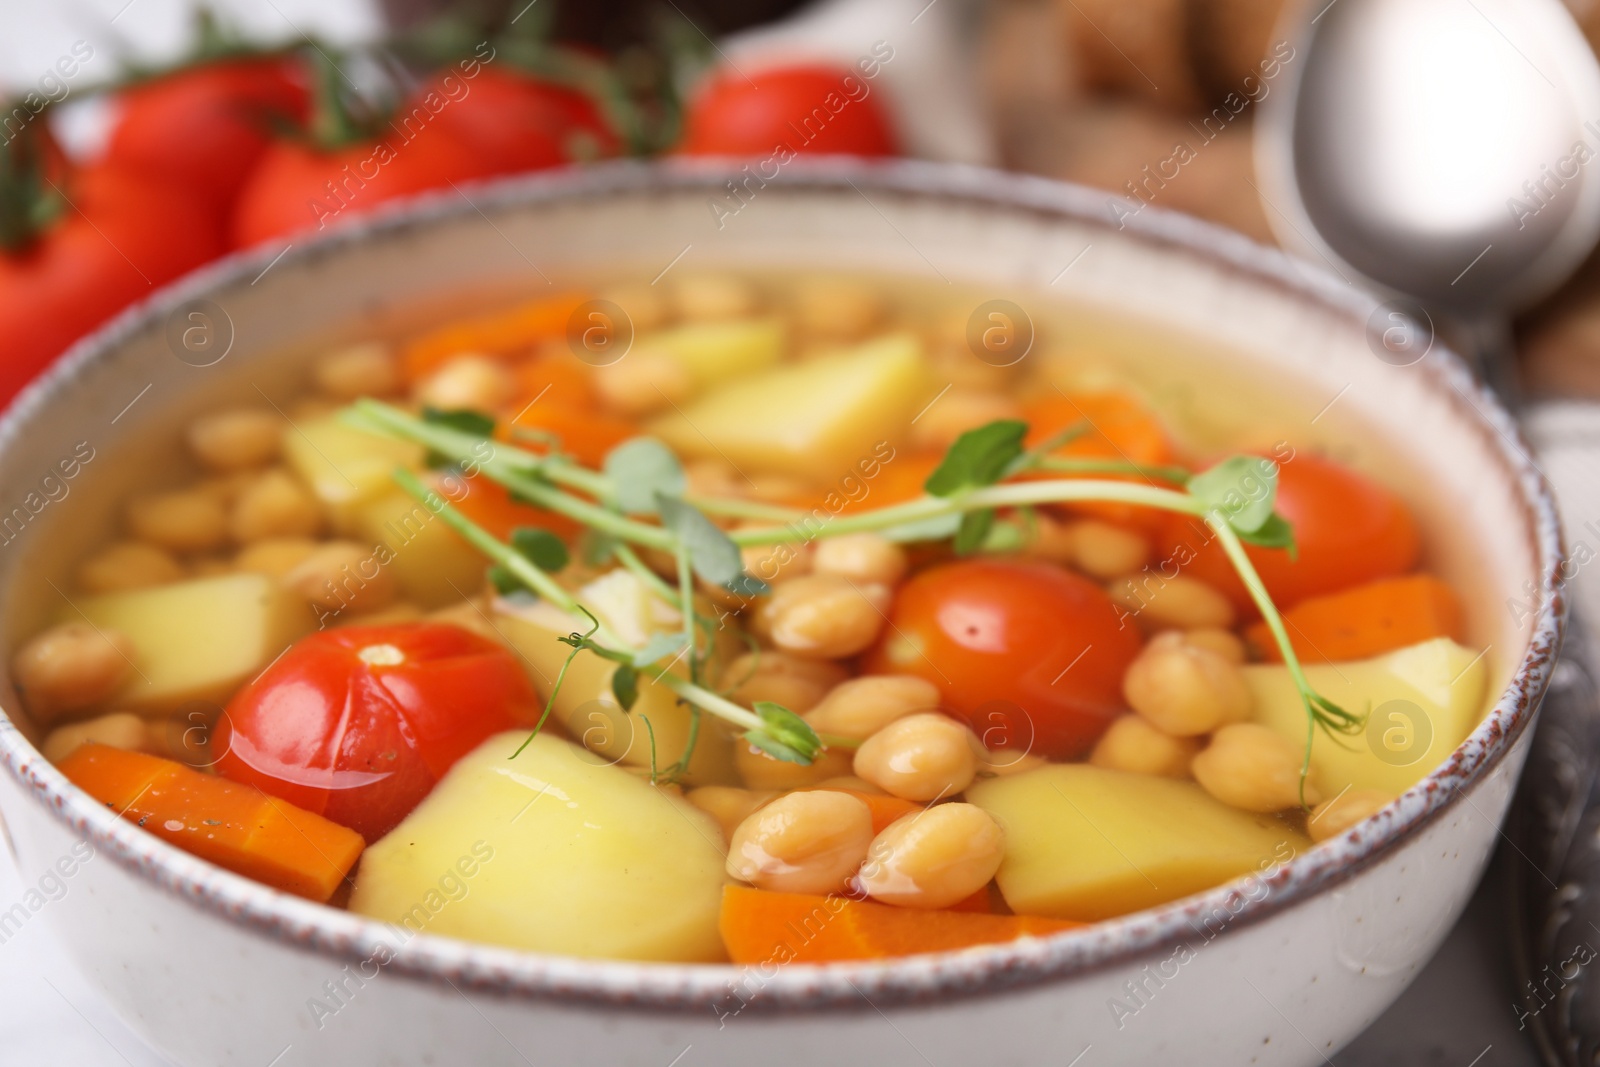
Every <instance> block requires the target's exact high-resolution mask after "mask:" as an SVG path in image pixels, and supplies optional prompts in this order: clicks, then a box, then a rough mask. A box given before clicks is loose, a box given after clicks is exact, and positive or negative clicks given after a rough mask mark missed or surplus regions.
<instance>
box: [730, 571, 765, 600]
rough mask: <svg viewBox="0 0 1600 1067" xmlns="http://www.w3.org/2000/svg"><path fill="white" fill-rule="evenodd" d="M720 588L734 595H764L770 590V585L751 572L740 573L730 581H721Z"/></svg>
mask: <svg viewBox="0 0 1600 1067" xmlns="http://www.w3.org/2000/svg"><path fill="white" fill-rule="evenodd" d="M722 588H724V589H726V590H727V591H728V592H730V593H732V594H733V595H734V596H766V595H767V594H768V593H770V592H772V586H770V585H768V584H767V583H766V582H764V581H762V580H761V579H760V578H757V577H756V576H755V575H753V574H741V575H739V577H737V578H735V579H734V580H733V581H731V582H723V583H722Z"/></svg>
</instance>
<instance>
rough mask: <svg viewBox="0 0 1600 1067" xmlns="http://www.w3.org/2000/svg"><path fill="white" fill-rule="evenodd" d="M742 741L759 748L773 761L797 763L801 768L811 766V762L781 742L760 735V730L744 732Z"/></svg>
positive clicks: (762, 734)
mask: <svg viewBox="0 0 1600 1067" xmlns="http://www.w3.org/2000/svg"><path fill="white" fill-rule="evenodd" d="M744 739H745V740H746V741H748V742H750V744H752V745H754V746H755V747H756V748H759V749H760V750H761V751H763V752H765V753H766V754H767V755H769V756H771V757H772V758H773V759H776V760H782V761H783V762H785V763H798V764H800V766H802V767H808V766H810V765H811V760H809V759H807V758H806V757H805V756H803V755H801V754H800V753H799V752H797V751H795V750H794V749H792V748H790V747H789V746H788V745H786V744H784V743H783V742H782V741H777V740H774V739H773V738H771V737H769V736H768V735H766V734H764V733H762V732H761V731H760V730H746V731H745V732H744Z"/></svg>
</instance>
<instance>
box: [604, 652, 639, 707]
mask: <svg viewBox="0 0 1600 1067" xmlns="http://www.w3.org/2000/svg"><path fill="white" fill-rule="evenodd" d="M611 695H612V696H614V697H616V698H617V703H618V704H621V705H622V710H623V711H632V710H633V705H634V703H635V702H636V701H637V700H638V699H639V672H638V670H636V669H635V668H634V667H633V666H632V665H631V664H627V663H622V664H619V665H618V666H617V669H616V670H615V671H613V672H612V673H611Z"/></svg>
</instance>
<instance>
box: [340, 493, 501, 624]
mask: <svg viewBox="0 0 1600 1067" xmlns="http://www.w3.org/2000/svg"><path fill="white" fill-rule="evenodd" d="M352 525H353V526H354V528H355V529H354V532H353V534H354V536H355V537H357V539H359V540H360V541H361V542H362V543H363V544H366V545H374V546H376V545H383V546H384V547H386V548H387V549H388V551H387V552H378V553H377V554H376V558H378V559H379V560H381V561H383V562H382V567H383V569H384V570H385V571H388V572H390V573H391V574H392V575H393V576H394V580H395V581H396V582H398V583H399V584H400V589H401V591H402V592H403V593H404V594H405V596H406V599H408V600H412V601H415V602H416V603H418V604H420V605H422V606H423V607H424V608H447V607H452V606H454V605H456V604H459V603H461V601H462V597H463V596H475V595H476V594H477V593H478V592H479V591H480V590H481V589H482V587H483V575H484V572H485V571H486V570H488V568H489V561H488V560H487V559H485V558H484V557H483V554H482V553H481V552H479V551H478V550H477V549H475V548H473V547H472V546H471V545H469V544H467V542H466V541H465V540H463V539H462V537H461V536H460V535H459V534H457V533H456V532H455V531H454V530H452V529H450V527H449V526H447V525H446V524H445V521H444V520H443V519H441V518H439V517H438V516H437V515H435V514H434V513H433V512H431V511H429V510H428V509H427V508H426V507H424V506H423V504H422V503H421V502H420V501H418V500H416V499H414V498H413V497H411V496H408V495H407V494H405V493H403V492H401V491H400V490H399V489H393V490H392V491H390V492H386V493H381V494H378V495H376V496H374V497H373V498H372V499H371V500H368V501H366V502H365V503H363V504H361V505H360V506H359V507H357V508H355V509H354V520H353V523H352Z"/></svg>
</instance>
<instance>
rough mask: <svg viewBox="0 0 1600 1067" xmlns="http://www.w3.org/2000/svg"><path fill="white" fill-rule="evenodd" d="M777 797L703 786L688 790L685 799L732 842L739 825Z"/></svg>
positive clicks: (717, 786)
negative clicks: (720, 829) (709, 817)
mask: <svg viewBox="0 0 1600 1067" xmlns="http://www.w3.org/2000/svg"><path fill="white" fill-rule="evenodd" d="M777 795H778V794H776V793H773V792H769V791H766V790H762V791H761V792H757V791H755V790H753V789H739V788H737V787H735V786H731V785H703V786H700V787H699V788H698V789H691V790H689V792H688V795H687V799H688V801H689V803H691V804H693V805H694V806H695V807H697V808H699V809H700V810H701V811H703V812H705V813H706V814H707V815H709V816H711V817H712V818H713V819H715V820H717V825H718V826H720V827H722V837H723V839H724V840H732V838H733V832H734V831H735V830H737V829H738V828H739V824H740V823H742V822H744V821H745V820H746V819H748V818H749V817H750V816H751V814H753V813H754V812H755V811H756V810H757V809H759V808H760V807H761V806H762V805H763V804H765V803H766V802H767V801H769V800H771V799H772V798H773V797H775V796H777Z"/></svg>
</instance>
